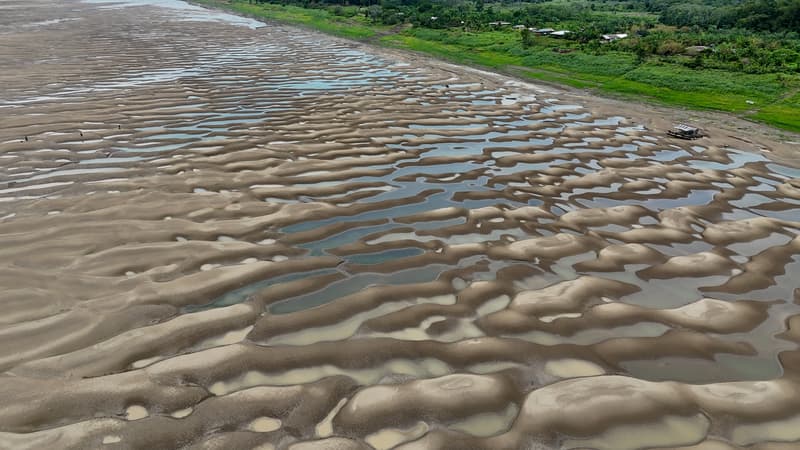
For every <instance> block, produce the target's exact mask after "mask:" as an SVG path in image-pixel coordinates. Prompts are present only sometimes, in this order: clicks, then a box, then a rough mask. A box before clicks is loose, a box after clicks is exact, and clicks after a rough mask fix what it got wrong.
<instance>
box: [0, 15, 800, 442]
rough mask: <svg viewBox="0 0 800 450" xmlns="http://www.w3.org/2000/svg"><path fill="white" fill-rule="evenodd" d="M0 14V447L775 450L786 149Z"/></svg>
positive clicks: (781, 417)
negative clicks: (679, 136)
mask: <svg viewBox="0 0 800 450" xmlns="http://www.w3.org/2000/svg"><path fill="white" fill-rule="evenodd" d="M0 11H2V13H0V64H2V67H3V69H2V70H0V242H2V245H0V287H1V288H2V289H0V304H1V305H2V306H3V314H2V315H0V342H2V346H0V369H1V370H2V375H0V377H1V380H0V404H2V405H3V407H2V408H0V447H2V448H13V449H21V448H63V449H67V448H76V449H79V448H92V449H94V448H197V449H200V448H209V449H210V448H230V449H233V448H236V449H238V448H243V449H244V448H259V449H292V450H301V449H308V448H326V449H351V448H352V449H369V448H376V449H389V448H403V449H417V448H425V449H427V448H440V449H471V448H474V449H503V448H508V449H512V448H514V449H516V448H535V449H539V448H567V449H572V448H575V449H577V448H597V449H609V450H620V449H639V448H685V449H696V450H700V449H733V448H740V447H742V446H753V447H751V448H759V449H789V448H796V446H797V445H800V444H798V441H800V415H798V414H799V413H800V392H799V391H800V378H799V377H798V376H799V375H800V353H798V351H797V345H798V342H800V331H798V330H799V329H800V319H798V317H800V315H798V313H800V309H799V307H798V302H800V291H798V290H797V286H798V281H797V280H798V279H800V278H799V277H800V238H798V229H800V210H799V209H798V208H799V207H800V170H799V169H797V168H795V166H796V161H797V160H796V159H794V160H792V159H791V152H788V153H787V152H786V151H785V147H786V145H787V144H785V143H783V144H781V143H773V142H771V141H768V140H765V139H762V138H761V136H755V137H754V136H745V138H747V139H746V140H737V139H732V138H730V136H729V135H725V136H723V134H725V133H723V132H722V131H720V130H717V132H716V135H715V133H714V132H713V131H712V133H711V136H710V137H707V138H703V139H700V140H697V141H692V142H689V141H679V140H675V139H668V138H666V137H665V135H664V133H663V131H664V130H663V129H659V128H658V126H655V125H654V124H655V123H657V122H658V121H654V120H652V118H648V117H647V116H646V115H645V114H643V113H642V109H643V108H642V107H641V106H639V107H635V108H631V109H625V108H620V107H618V104H616V105H617V106H614V105H615V104H611V103H608V102H605V103H604V102H603V101H602V100H598V99H594V98H591V97H582V96H580V95H578V94H576V93H570V92H564V91H560V90H557V89H555V88H551V87H539V86H531V85H526V84H522V83H519V82H516V81H512V80H507V79H504V78H502V77H499V76H493V75H490V74H485V73H481V72H478V71H475V70H469V69H464V68H457V67H453V66H449V65H445V64H441V63H435V62H432V61H429V60H425V59H421V58H419V57H414V56H409V55H403V54H396V53H391V52H384V51H379V50H376V49H373V48H369V47H366V46H363V45H360V44H354V43H350V42H346V41H341V40H336V39H333V38H330V37H326V36H322V35H319V34H316V33H313V32H310V31H306V30H301V29H297V28H292V27H286V26H281V25H276V24H260V23H256V22H253V21H250V20H247V19H242V18H235V17H232V16H226V15H224V14H220V13H215V12H209V11H206V10H203V9H201V8H197V7H191V6H188V5H186V4H182V3H179V2H177V1H176V2H172V1H171V0H170V1H167V0H164V1H156V0H153V1H152V2H147V1H144V2H138V1H137V2H131V3H94V2H92V3H80V2H76V1H64V2H55V3H53V2H45V1H42V0H35V1H24V2H23V1H20V0H10V1H5V2H3V3H2V4H1V5H0ZM615 108H616V109H615ZM661 120H662V121H663V119H661ZM748 141H749V142H748ZM756 141H757V142H756ZM737 142H738V143H739V144H741V145H737ZM754 142H755V143H754ZM779 147H780V148H779ZM770 150H773V151H770ZM779 150H780V151H779ZM798 154H800V153H798ZM787 155H789V156H788V157H787Z"/></svg>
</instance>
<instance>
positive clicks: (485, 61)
mask: <svg viewBox="0 0 800 450" xmlns="http://www.w3.org/2000/svg"><path fill="white" fill-rule="evenodd" d="M195 3H198V4H201V5H205V6H211V7H218V8H222V9H225V10H229V11H233V12H236V13H238V14H243V15H247V16H250V17H253V18H257V19H267V20H275V21H279V22H283V23H289V24H293V25H302V26H307V27H310V28H313V29H316V30H319V31H322V32H325V33H328V34H332V35H336V36H340V37H344V38H348V39H356V40H359V41H362V42H368V43H370V44H376V45H379V46H382V47H389V48H396V49H402V50H410V51H414V52H419V53H423V54H426V55H430V56H434V57H436V58H438V59H442V60H445V61H448V62H452V63H456V64H466V65H470V66H474V67H479V68H484V69H489V70H492V71H496V72H499V73H503V74H506V75H511V76H514V77H517V78H520V79H523V80H535V81H537V82H547V83H554V84H556V85H558V86H561V87H564V88H574V89H580V90H585V91H587V92H588V93H590V94H592V95H598V94H599V95H603V96H607V97H613V98H617V99H622V100H627V101H639V102H641V101H644V102H647V103H649V104H658V105H665V106H671V107H682V108H687V109H691V110H696V111H720V112H725V113H729V114H732V115H734V116H736V117H738V118H740V119H745V120H747V121H758V122H761V123H765V124H767V125H770V126H773V127H777V128H780V129H782V130H787V131H793V132H800V114H798V111H800V78H798V77H797V76H786V75H777V74H744V73H734V72H727V71H724V70H713V69H703V70H696V69H689V68H686V67H681V66H677V65H674V64H664V63H662V62H660V61H658V60H655V59H652V58H651V59H650V60H648V61H646V62H644V63H637V62H636V61H635V58H634V57H633V56H632V55H630V54H625V53H620V52H608V53H603V54H598V55H594V54H588V53H584V52H580V51H570V52H568V53H559V52H554V51H553V50H554V49H556V48H557V47H558V45H559V42H558V41H557V40H554V39H548V38H539V39H540V44H541V45H537V46H533V47H531V48H523V46H522V44H521V42H520V38H519V33H518V32H516V31H513V30H495V31H487V32H465V31H462V30H434V29H427V28H411V27H408V26H395V27H387V26H383V25H375V24H372V23H370V22H369V21H368V20H366V19H365V18H364V17H363V16H358V15H354V16H350V17H346V16H337V15H334V14H331V13H330V12H328V11H327V10H322V9H309V8H300V7H297V6H281V5H274V4H268V3H264V4H250V3H247V2H243V1H236V0H234V1H220V0H196V1H195ZM554 46H555V47H554ZM788 139H789V140H794V139H795V138H794V137H789V138H788Z"/></svg>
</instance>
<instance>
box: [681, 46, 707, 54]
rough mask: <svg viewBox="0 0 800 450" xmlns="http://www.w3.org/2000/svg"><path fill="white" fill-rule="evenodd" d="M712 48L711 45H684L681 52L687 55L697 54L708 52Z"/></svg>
mask: <svg viewBox="0 0 800 450" xmlns="http://www.w3.org/2000/svg"><path fill="white" fill-rule="evenodd" d="M712 50H713V49H712V48H711V47H708V46H705V45H692V46H690V47H686V48H685V49H684V51H683V52H684V54H686V55H689V56H697V55H699V54H701V53H706V52H710V51H712Z"/></svg>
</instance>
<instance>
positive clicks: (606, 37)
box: [603, 33, 628, 42]
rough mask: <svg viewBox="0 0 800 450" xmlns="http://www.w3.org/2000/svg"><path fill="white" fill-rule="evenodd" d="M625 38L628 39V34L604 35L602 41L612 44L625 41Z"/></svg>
mask: <svg viewBox="0 0 800 450" xmlns="http://www.w3.org/2000/svg"><path fill="white" fill-rule="evenodd" d="M626 37H628V33H616V34H604V35H603V41H605V42H614V41H618V40H620V39H625V38H626Z"/></svg>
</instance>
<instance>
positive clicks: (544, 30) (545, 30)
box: [531, 28, 556, 34]
mask: <svg viewBox="0 0 800 450" xmlns="http://www.w3.org/2000/svg"><path fill="white" fill-rule="evenodd" d="M531 31H533V32H534V33H536V34H550V33H552V32H554V31H556V30H554V29H552V28H539V29H538V30H537V29H533V30H531Z"/></svg>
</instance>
